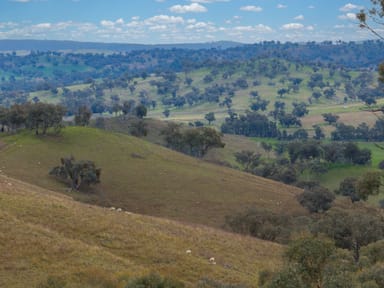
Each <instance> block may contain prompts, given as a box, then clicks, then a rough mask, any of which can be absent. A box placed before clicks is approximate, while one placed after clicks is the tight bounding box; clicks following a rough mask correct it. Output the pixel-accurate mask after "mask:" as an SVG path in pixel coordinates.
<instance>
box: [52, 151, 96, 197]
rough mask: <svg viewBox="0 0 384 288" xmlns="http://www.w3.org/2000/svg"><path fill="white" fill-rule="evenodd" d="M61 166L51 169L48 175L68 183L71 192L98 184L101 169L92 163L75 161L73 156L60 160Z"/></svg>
mask: <svg viewBox="0 0 384 288" xmlns="http://www.w3.org/2000/svg"><path fill="white" fill-rule="evenodd" d="M60 162H61V165H60V166H56V167H54V168H52V170H51V171H50V172H49V174H50V175H53V176H56V177H58V178H60V179H62V180H64V181H69V182H70V187H71V189H72V190H76V191H77V190H79V189H80V188H81V187H83V186H89V185H91V184H97V183H99V182H100V174H101V169H100V168H96V165H95V163H94V162H93V161H89V160H80V161H76V160H75V158H74V157H73V156H70V157H66V158H61V159H60Z"/></svg>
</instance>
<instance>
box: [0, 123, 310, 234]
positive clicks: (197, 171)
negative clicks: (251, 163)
mask: <svg viewBox="0 0 384 288" xmlns="http://www.w3.org/2000/svg"><path fill="white" fill-rule="evenodd" d="M0 140H1V141H3V142H4V144H5V145H3V146H5V147H3V148H2V149H1V150H0V163H1V165H0V169H1V171H2V172H3V173H5V174H6V175H9V176H11V177H14V178H16V179H20V180H22V181H25V182H28V183H32V184H35V185H38V186H40V187H44V188H48V189H52V190H56V191H61V192H63V193H66V194H68V195H70V196H72V197H74V198H75V199H79V200H82V201H85V202H88V203H95V204H99V205H102V206H115V207H121V208H124V209H126V210H129V211H132V212H135V213H141V214H147V215H152V216H160V217H166V218H170V219H176V220H180V221H186V222H190V223H199V224H204V225H210V226H214V227H222V225H223V224H224V219H225V216H227V215H232V214H233V213H237V212H240V211H244V209H247V208H249V207H257V208H265V209H268V210H271V211H274V212H277V213H287V214H302V213H305V211H304V209H303V208H302V207H301V206H300V205H299V203H298V202H297V201H296V196H297V195H298V194H299V193H301V190H300V189H298V188H295V187H291V186H287V185H284V184H281V183H278V182H274V181H271V180H268V179H265V178H260V177H256V176H253V175H250V174H246V173H243V172H240V171H237V170H234V169H230V168H226V167H221V166H217V165H213V164H210V163H207V162H204V161H201V160H198V159H195V158H191V157H188V156H185V155H183V154H179V153H176V152H174V151H171V150H168V149H166V148H163V147H161V146H158V145H155V144H151V143H149V142H146V141H143V140H140V139H138V138H134V137H130V136H127V135H123V134H118V133H111V132H106V131H102V130H98V129H93V128H80V127H67V128H65V129H64V130H63V131H62V133H61V134H60V135H58V136H46V137H36V136H35V135H32V134H31V133H30V132H24V133H19V134H15V135H8V136H3V137H2V138H1V139H0ZM68 155H73V156H75V158H77V159H79V160H80V159H87V160H93V161H95V163H96V165H97V166H98V167H100V168H101V169H102V176H101V183H100V184H99V185H97V186H96V187H95V189H94V190H93V192H88V193H70V192H66V191H67V189H66V186H65V185H64V184H63V183H60V182H58V181H57V180H56V179H54V178H53V177H51V176H49V175H48V172H49V171H50V169H51V168H52V167H54V166H57V165H58V164H59V161H60V160H59V159H60V157H64V156H68Z"/></svg>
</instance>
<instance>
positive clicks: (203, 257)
mask: <svg viewBox="0 0 384 288" xmlns="http://www.w3.org/2000/svg"><path fill="white" fill-rule="evenodd" d="M189 249H190V250H191V253H190V254H189V253H186V250H189ZM281 252H282V247H281V246H280V245H278V244H275V243H269V242H266V241H261V240H258V239H255V238H250V237H244V236H240V235H235V234H230V233H226V232H223V231H220V230H216V229H213V228H207V227H202V226H196V225H185V224H182V223H180V222H175V221H171V220H164V219H159V218H154V217H148V216H141V215H138V214H134V213H131V212H125V211H123V212H117V211H111V210H110V209H107V208H101V207H97V206H93V205H89V204H82V203H80V202H77V201H73V200H72V199H71V198H70V197H68V196H65V195H63V194H59V193H55V192H52V191H49V190H45V189H42V188H40V187H37V186H34V185H31V184H27V183H24V182H21V181H19V180H15V179H13V178H10V177H7V176H4V175H0V287H13V288H17V287H38V286H37V285H38V284H39V283H46V281H47V278H48V277H51V279H60V281H64V282H65V283H66V284H67V285H66V287H75V288H76V287H124V286H123V284H124V283H126V281H127V279H132V277H137V276H142V275H146V274H148V273H150V272H155V273H159V274H161V275H164V276H171V277H172V278H173V279H178V280H181V281H183V282H184V283H185V284H186V286H187V287H195V284H197V283H198V281H204V280H203V279H205V281H207V279H209V280H210V281H218V282H221V283H232V284H245V285H247V286H249V287H256V286H257V284H256V283H257V279H258V273H259V272H260V271H261V270H263V269H272V270H274V269H277V268H278V267H279V265H280V264H281V258H280V257H281ZM210 257H215V261H216V265H213V264H212V263H210V261H209V259H210ZM56 281H57V280H56ZM44 287H47V286H44ZM49 287H53V286H49ZM54 287H59V286H54ZM60 287H61V286H60ZM204 287H207V286H204ZM208 287H209V286H208Z"/></svg>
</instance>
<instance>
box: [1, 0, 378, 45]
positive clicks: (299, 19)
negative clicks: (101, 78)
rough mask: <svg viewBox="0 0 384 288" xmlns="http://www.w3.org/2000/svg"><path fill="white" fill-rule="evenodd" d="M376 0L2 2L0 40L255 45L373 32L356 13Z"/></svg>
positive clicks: (366, 36) (352, 37)
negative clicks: (214, 42)
mask: <svg viewBox="0 0 384 288" xmlns="http://www.w3.org/2000/svg"><path fill="white" fill-rule="evenodd" d="M369 4H370V1H369V0H356V1H353V0H352V1H344V0H137V1H136V0H0V39H49V40H76V41H92V42H121V43H145V44H158V43H187V42H188V43H192V42H211V41H221V40H231V41H239V42H243V43H254V42H259V41H265V40H267V41H268V40H279V41H282V42H286V41H291V42H302V41H324V40H332V41H337V40H342V41H350V40H352V41H359V40H363V39H369V38H373V36H372V35H371V34H370V33H368V32H367V31H364V30H362V29H360V28H359V27H358V24H357V21H356V20H355V19H354V15H355V13H356V12H358V11H359V10H360V9H361V8H363V7H366V8H367V7H369Z"/></svg>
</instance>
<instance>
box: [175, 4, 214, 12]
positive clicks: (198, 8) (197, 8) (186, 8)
mask: <svg viewBox="0 0 384 288" xmlns="http://www.w3.org/2000/svg"><path fill="white" fill-rule="evenodd" d="M169 10H170V11H171V12H173V13H181V14H183V13H202V12H207V11H208V9H207V8H206V7H204V6H203V5H200V4H199V3H192V4H191V5H174V6H172V7H171V8H169Z"/></svg>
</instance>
